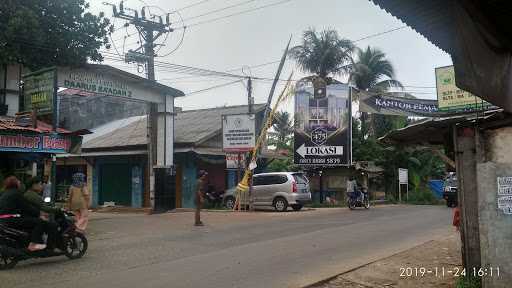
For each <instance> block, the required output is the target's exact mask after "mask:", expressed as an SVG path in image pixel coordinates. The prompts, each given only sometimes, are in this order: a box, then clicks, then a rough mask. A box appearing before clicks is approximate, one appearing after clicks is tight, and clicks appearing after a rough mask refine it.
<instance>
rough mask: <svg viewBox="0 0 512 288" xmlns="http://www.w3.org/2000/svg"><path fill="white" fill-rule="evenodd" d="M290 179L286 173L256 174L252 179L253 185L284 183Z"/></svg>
mask: <svg viewBox="0 0 512 288" xmlns="http://www.w3.org/2000/svg"><path fill="white" fill-rule="evenodd" d="M287 181H288V177H286V175H261V176H254V178H253V179H252V185H253V186H261V185H275V184H284V183H286V182H287Z"/></svg>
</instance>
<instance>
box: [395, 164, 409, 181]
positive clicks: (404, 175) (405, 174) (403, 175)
mask: <svg viewBox="0 0 512 288" xmlns="http://www.w3.org/2000/svg"><path fill="white" fill-rule="evenodd" d="M398 181H399V183H400V184H409V170H407V169H404V168H398Z"/></svg>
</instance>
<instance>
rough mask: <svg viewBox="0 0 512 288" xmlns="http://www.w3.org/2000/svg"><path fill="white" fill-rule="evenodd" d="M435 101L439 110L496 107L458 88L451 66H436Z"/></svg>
mask: <svg viewBox="0 0 512 288" xmlns="http://www.w3.org/2000/svg"><path fill="white" fill-rule="evenodd" d="M436 88H437V101H438V106H439V110H440V111H460V112H471V111H475V110H487V109H494V108H497V107H495V106H493V105H492V104H490V103H489V102H486V101H484V100H482V99H481V98H479V97H477V96H475V95H473V94H471V93H469V92H467V91H464V90H462V89H459V88H458V87H457V86H456V84H455V69H454V68H453V66H446V67H439V68H436Z"/></svg>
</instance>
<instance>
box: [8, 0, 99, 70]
mask: <svg viewBox="0 0 512 288" xmlns="http://www.w3.org/2000/svg"><path fill="white" fill-rule="evenodd" d="M88 9H89V4H88V3H86V2H85V1H84V0H48V1H40V0H23V1H18V0H2V1H0V31H2V33H0V65H6V64H11V63H15V62H22V63H24V65H26V66H27V67H29V68H30V69H32V70H35V69H39V68H43V67H48V66H53V65H70V66H77V65H80V64H84V63H86V62H87V59H91V60H93V61H101V60H102V59H103V58H102V56H101V54H100V53H99V51H98V49H99V48H100V47H101V46H102V45H104V44H106V43H107V37H106V36H107V33H108V26H109V20H108V19H106V18H104V17H103V15H102V14H101V15H99V16H95V15H93V14H91V13H89V12H86V10H88Z"/></svg>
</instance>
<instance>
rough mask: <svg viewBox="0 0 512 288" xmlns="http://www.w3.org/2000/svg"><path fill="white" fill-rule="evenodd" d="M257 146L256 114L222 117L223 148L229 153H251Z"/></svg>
mask: <svg viewBox="0 0 512 288" xmlns="http://www.w3.org/2000/svg"><path fill="white" fill-rule="evenodd" d="M255 145H256V120H255V117H254V114H234V115H222V148H223V149H224V151H229V152H247V151H251V150H252V149H253V148H254V146H255Z"/></svg>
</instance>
